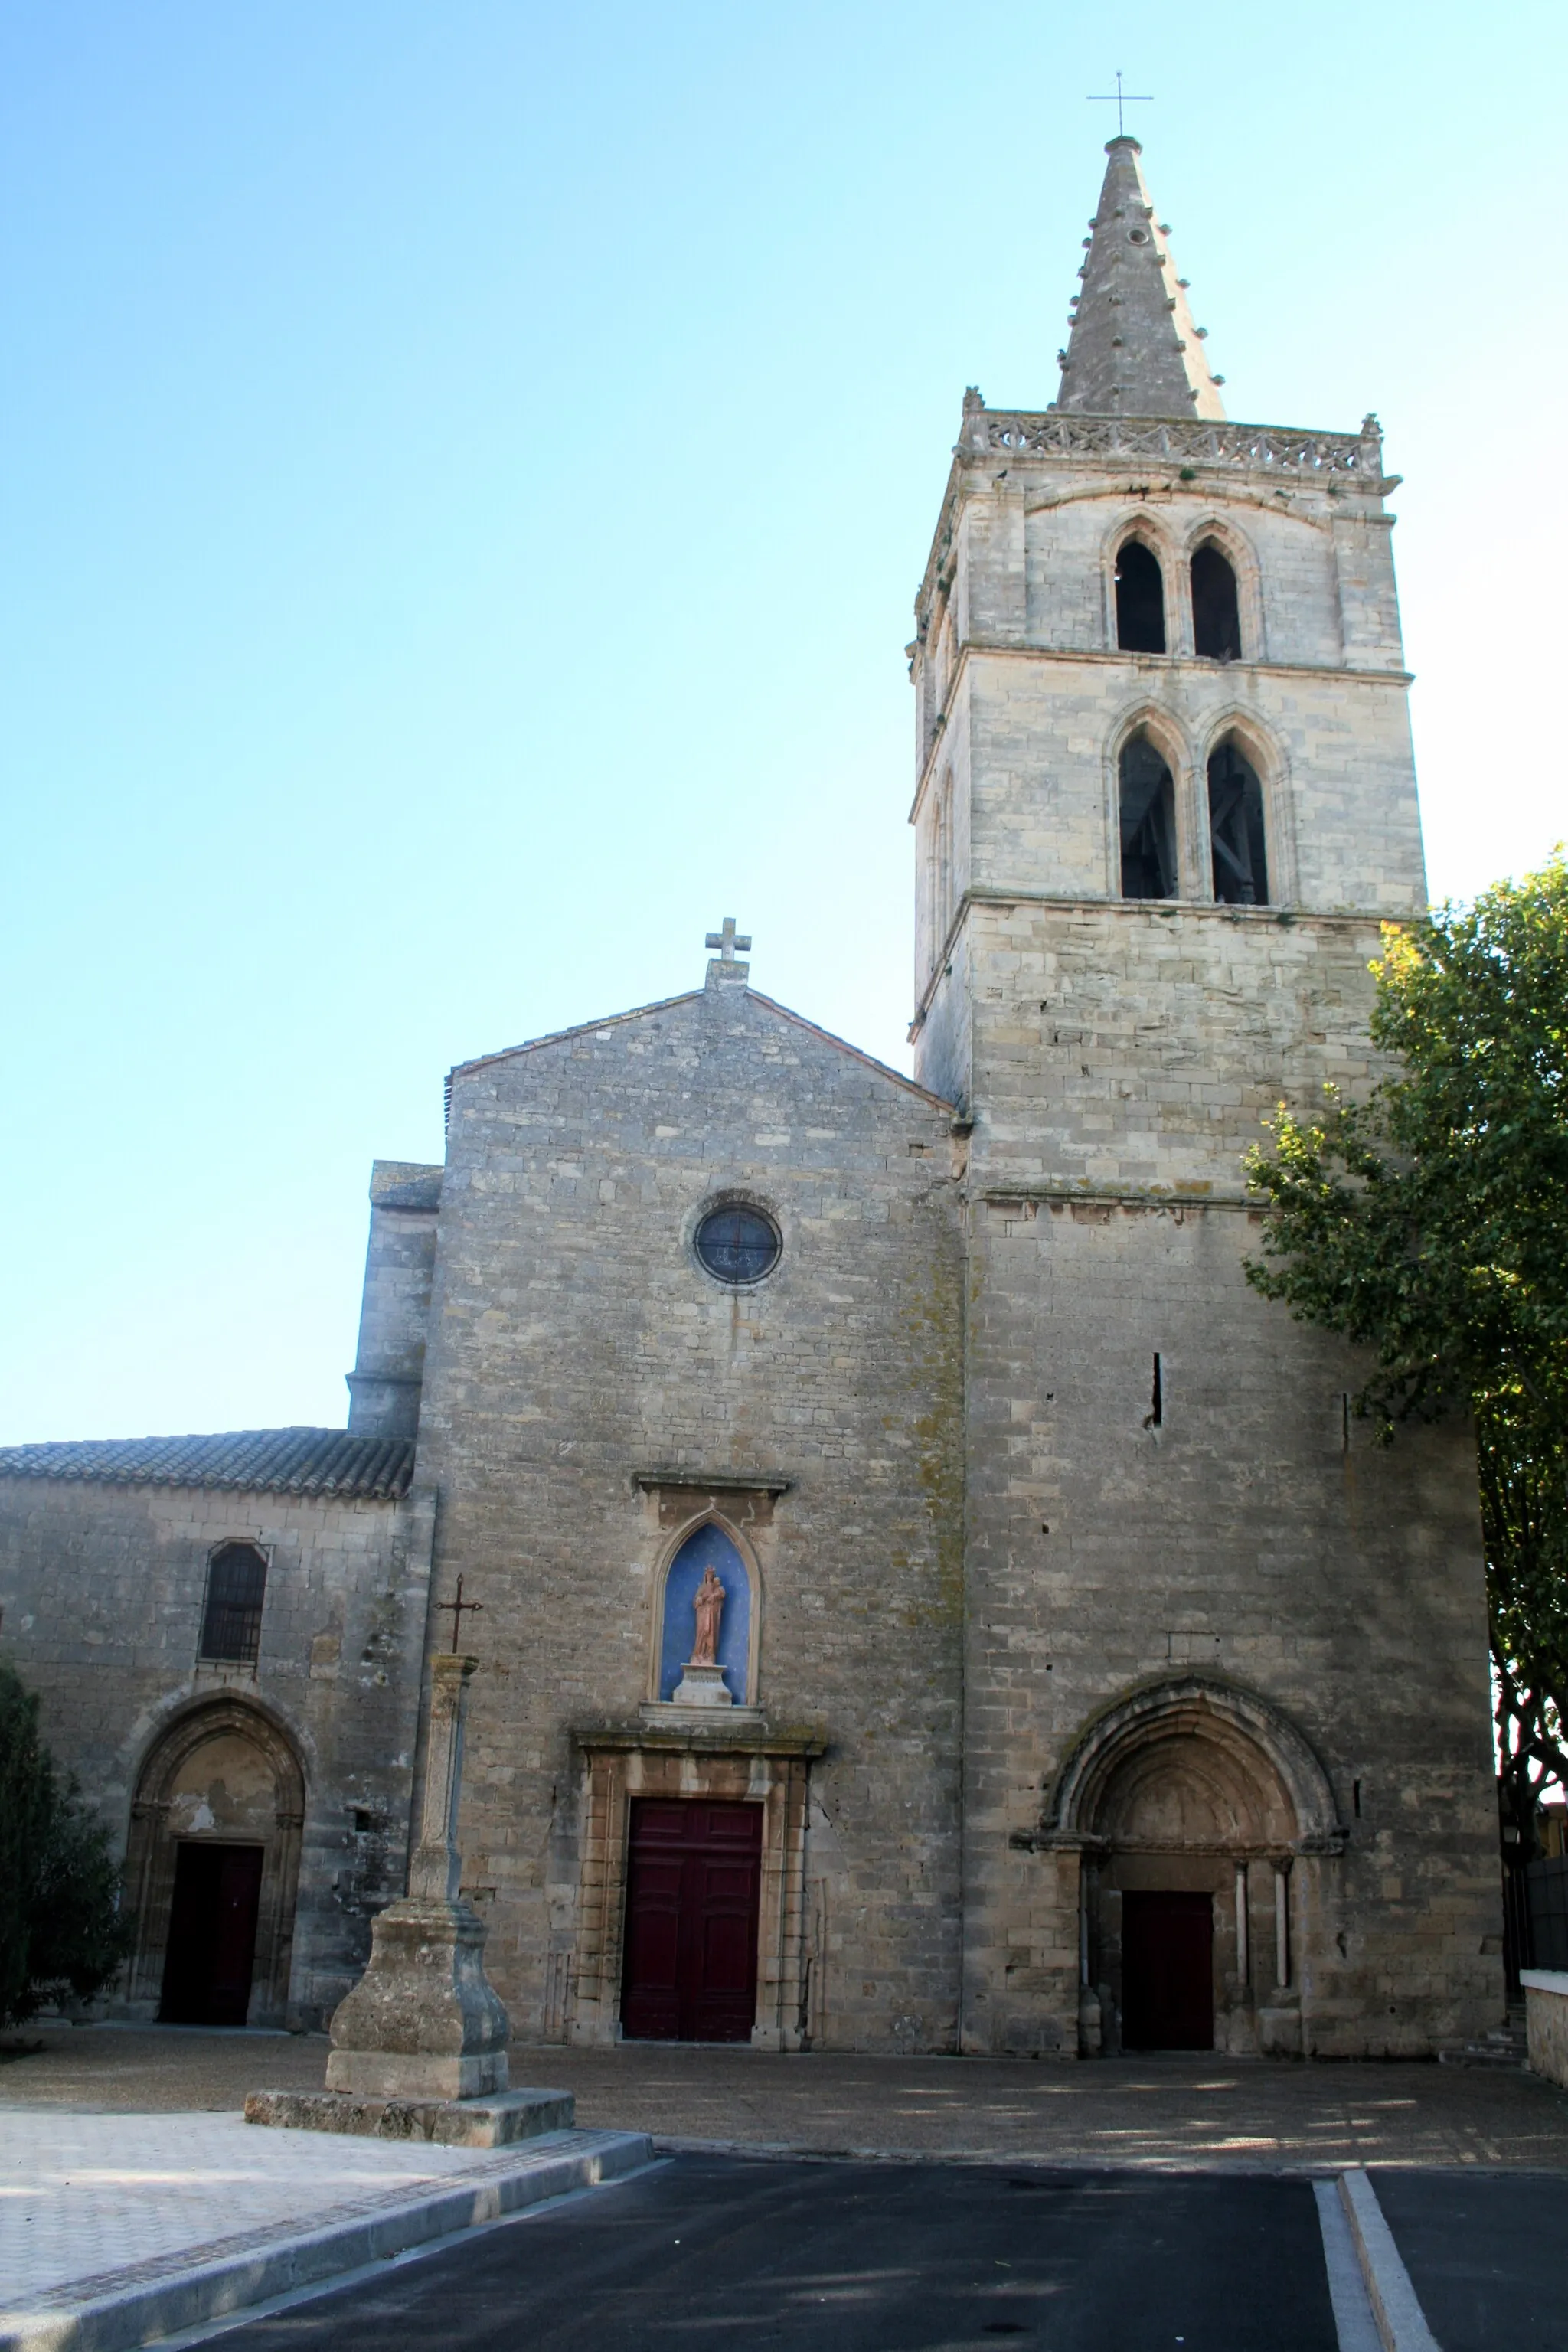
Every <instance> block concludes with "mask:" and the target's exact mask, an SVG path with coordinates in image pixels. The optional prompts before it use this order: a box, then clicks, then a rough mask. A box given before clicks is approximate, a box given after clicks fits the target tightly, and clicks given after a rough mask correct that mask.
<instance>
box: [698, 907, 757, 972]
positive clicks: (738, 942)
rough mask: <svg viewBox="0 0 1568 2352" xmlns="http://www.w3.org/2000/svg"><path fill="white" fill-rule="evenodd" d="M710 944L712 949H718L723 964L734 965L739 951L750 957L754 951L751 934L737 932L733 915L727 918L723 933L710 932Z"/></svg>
mask: <svg viewBox="0 0 1568 2352" xmlns="http://www.w3.org/2000/svg"><path fill="white" fill-rule="evenodd" d="M708 944H709V946H710V948H717V949H718V950H719V961H720V962H721V963H733V962H734V961H735V955H736V951H737V950H739V952H740V953H741V954H742V955H750V953H751V951H752V937H751V933H750V932H749V931H741V932H738V931H737V930H736V929H735V918H734V916H733V915H726V916H725V918H724V928H723V929H722V930H721V931H710V932H709V934H708Z"/></svg>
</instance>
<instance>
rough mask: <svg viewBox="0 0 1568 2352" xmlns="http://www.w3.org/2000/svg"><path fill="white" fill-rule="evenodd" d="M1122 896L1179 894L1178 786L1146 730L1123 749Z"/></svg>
mask: <svg viewBox="0 0 1568 2352" xmlns="http://www.w3.org/2000/svg"><path fill="white" fill-rule="evenodd" d="M1121 895H1122V897H1123V898H1174V897H1175V895H1176V788H1175V785H1174V783H1173V782H1172V778H1171V771H1170V769H1169V768H1168V767H1167V766H1166V765H1165V762H1164V761H1163V759H1162V758H1161V757H1160V754H1159V752H1158V751H1156V750H1155V749H1154V746H1153V744H1152V743H1151V742H1150V740H1149V739H1148V737H1147V736H1146V735H1135V736H1134V737H1133V738H1132V740H1131V743H1129V744H1128V746H1127V748H1126V750H1125V751H1123V752H1122V754H1121Z"/></svg>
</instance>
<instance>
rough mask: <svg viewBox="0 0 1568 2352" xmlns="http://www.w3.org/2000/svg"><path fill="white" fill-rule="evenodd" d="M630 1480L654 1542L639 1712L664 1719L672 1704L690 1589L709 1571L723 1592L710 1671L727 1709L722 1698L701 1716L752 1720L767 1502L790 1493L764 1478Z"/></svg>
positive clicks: (690, 1632)
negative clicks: (716, 1671) (716, 1675)
mask: <svg viewBox="0 0 1568 2352" xmlns="http://www.w3.org/2000/svg"><path fill="white" fill-rule="evenodd" d="M634 1483H635V1485H636V1486H637V1487H639V1488H640V1489H641V1492H642V1496H643V1507H644V1510H645V1512H646V1513H647V1519H648V1533H649V1535H650V1536H653V1537H654V1546H653V1559H652V1562H651V1566H652V1571H653V1572H652V1575H651V1576H650V1578H649V1580H648V1584H649V1590H648V1655H647V1697H646V1700H645V1706H644V1712H645V1714H647V1716H648V1717H650V1718H651V1717H664V1716H666V1715H667V1714H668V1712H669V1711H670V1710H671V1709H672V1708H674V1707H675V1706H677V1705H678V1704H680V1703H679V1702H678V1701H677V1699H676V1692H677V1691H678V1690H679V1687H680V1684H681V1681H682V1675H683V1669H684V1667H685V1666H686V1664H687V1663H688V1661H689V1659H690V1657H691V1654H692V1649H693V1646H694V1643H695V1639H696V1633H697V1620H696V1613H695V1607H694V1603H695V1601H696V1596H697V1591H698V1588H699V1586H700V1584H701V1582H702V1580H703V1576H704V1574H705V1573H706V1571H707V1570H708V1569H709V1568H711V1569H712V1570H713V1573H714V1575H715V1576H716V1577H717V1578H718V1580H719V1581H720V1583H721V1584H722V1586H723V1588H724V1607H723V1611H722V1612H721V1618H720V1625H719V1643H718V1664H719V1665H720V1666H721V1669H722V1671H723V1678H724V1688H725V1691H726V1693H727V1694H728V1704H725V1703H724V1702H723V1701H722V1700H721V1702H720V1704H719V1705H718V1706H715V1707H712V1708H711V1709H707V1708H705V1709H704V1710H703V1712H704V1713H705V1714H710V1715H711V1716H712V1717H713V1718H714V1719H715V1720H718V1719H725V1720H734V1719H735V1718H736V1717H737V1716H746V1715H750V1716H754V1715H755V1713H756V1711H757V1708H758V1706H759V1672H760V1664H761V1658H762V1635H763V1598H764V1593H763V1555H764V1554H765V1553H766V1551H767V1549H768V1548H769V1545H770V1543H771V1540H772V1535H773V1507H774V1505H775V1504H776V1502H777V1501H778V1498H779V1496H781V1495H784V1494H785V1493H787V1492H788V1489H789V1485H790V1481H789V1480H788V1479H787V1478H784V1477H776V1476H771V1475H768V1474H766V1473H763V1474H760V1475H755V1476H752V1475H746V1474H743V1473H741V1472H726V1473H723V1474H719V1475H713V1476H711V1477H710V1478H709V1479H707V1480H704V1481H703V1482H702V1483H701V1484H700V1485H699V1484H698V1483H697V1481H696V1480H695V1479H694V1478H692V1476H691V1475H690V1473H689V1472H688V1473H686V1474H684V1475H683V1474H681V1473H679V1472H677V1471H652V1470H649V1471H639V1472H638V1473H637V1476H636V1479H635V1481H634ZM682 1712H685V1707H684V1706H682Z"/></svg>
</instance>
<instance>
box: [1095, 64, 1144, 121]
mask: <svg viewBox="0 0 1568 2352" xmlns="http://www.w3.org/2000/svg"><path fill="white" fill-rule="evenodd" d="M1153 103H1154V94H1153V92H1152V90H1147V89H1145V90H1135V89H1122V87H1121V67H1120V66H1119V67H1118V68H1117V69H1116V88H1115V89H1091V90H1090V91H1089V96H1088V98H1087V100H1085V104H1086V105H1089V106H1114V107H1115V109H1116V135H1117V137H1118V138H1119V139H1120V138H1121V134H1122V132H1123V131H1125V130H1126V128H1127V124H1126V122H1125V121H1124V120H1123V118H1122V112H1121V110H1122V108H1123V107H1124V106H1152V105H1153Z"/></svg>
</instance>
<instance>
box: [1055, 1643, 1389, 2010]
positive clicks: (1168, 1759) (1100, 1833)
mask: <svg viewBox="0 0 1568 2352" xmlns="http://www.w3.org/2000/svg"><path fill="white" fill-rule="evenodd" d="M1344 1835H1345V1832H1344V1830H1343V1827H1342V1824H1341V1822H1340V1821H1339V1818H1338V1811H1337V1807H1336V1805H1335V1802H1334V1797H1333V1792H1332V1790H1331V1787H1330V1784H1329V1780H1328V1776H1327V1774H1326V1773H1325V1772H1324V1770H1323V1768H1322V1766H1321V1763H1320V1762H1319V1761H1318V1759H1317V1757H1316V1756H1315V1755H1314V1754H1313V1752H1312V1749H1311V1748H1310V1745H1309V1743H1308V1742H1307V1741H1306V1739H1304V1738H1302V1736H1301V1734H1300V1732H1299V1731H1298V1730H1297V1729H1296V1727H1295V1726H1294V1725H1293V1724H1291V1723H1290V1722H1289V1719H1288V1718H1287V1717H1285V1716H1284V1715H1282V1714H1281V1713H1280V1711H1279V1709H1278V1708H1277V1707H1274V1706H1271V1705H1270V1704H1269V1703H1268V1701H1267V1700H1264V1699H1261V1698H1259V1697H1258V1696H1256V1694H1254V1693H1250V1692H1247V1691H1243V1690H1240V1689H1237V1688H1236V1687H1235V1686H1234V1685H1228V1684H1225V1683H1221V1682H1219V1681H1217V1680H1211V1679H1210V1678H1208V1677H1207V1676H1203V1675H1186V1676H1183V1677H1182V1678H1180V1679H1179V1680H1172V1681H1168V1682H1163V1683H1159V1684H1155V1685H1151V1686H1148V1687H1146V1688H1144V1689H1142V1690H1140V1691H1136V1692H1132V1693H1131V1694H1129V1695H1128V1696H1126V1697H1124V1698H1122V1699H1121V1700H1119V1701H1118V1702H1117V1703H1116V1705H1115V1706H1111V1707H1110V1708H1108V1709H1107V1710H1106V1711H1105V1712H1104V1713H1103V1714H1101V1715H1100V1716H1099V1717H1096V1718H1095V1720H1094V1721H1093V1722H1092V1723H1091V1724H1090V1725H1089V1727H1087V1728H1086V1730H1085V1731H1084V1733H1083V1735H1082V1736H1081V1737H1080V1738H1079V1741H1078V1743H1077V1745H1076V1746H1075V1748H1073V1750H1072V1753H1071V1754H1070V1755H1069V1756H1068V1759H1067V1760H1066V1762H1065V1763H1064V1765H1063V1766H1062V1769H1061V1771H1060V1772H1059V1774H1058V1778H1057V1781H1056V1784H1055V1787H1054V1788H1053V1790H1052V1791H1051V1797H1050V1801H1049V1803H1048V1805H1047V1817H1046V1822H1045V1825H1044V1835H1043V1838H1042V1840H1041V1843H1046V1844H1048V1845H1053V1846H1057V1847H1076V1848H1077V1850H1078V1852H1079V1873H1080V1935H1079V1963H1080V1966H1079V1976H1080V2004H1079V2027H1080V2046H1081V2047H1082V2048H1083V2049H1084V2051H1085V2053H1086V2054H1092V2053H1094V2052H1096V2051H1099V2050H1106V2051H1111V2050H1115V2049H1118V2048H1121V2047H1123V2046H1126V2047H1129V2048H1143V2049H1162V2048H1163V2049H1180V2048H1186V2049H1222V2050H1230V2051H1236V2052H1243V2051H1254V2050H1260V2049H1261V2050H1265V2051H1270V2052H1279V2053H1284V2052H1289V2051H1297V2050H1300V2048H1301V2046H1302V2045H1301V2024H1300V1912H1301V1903H1300V1892H1299V1890H1298V1891H1297V1892H1295V1893H1294V1894H1293V1890H1292V1877H1293V1875H1294V1874H1296V1873H1297V1872H1298V1870H1299V1869H1300V1867H1301V1866H1302V1865H1303V1864H1307V1866H1309V1867H1310V1866H1311V1864H1310V1860H1309V1858H1315V1857H1320V1856H1323V1855H1328V1854H1331V1853H1339V1852H1340V1851H1342V1847H1343V1843H1344Z"/></svg>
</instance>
